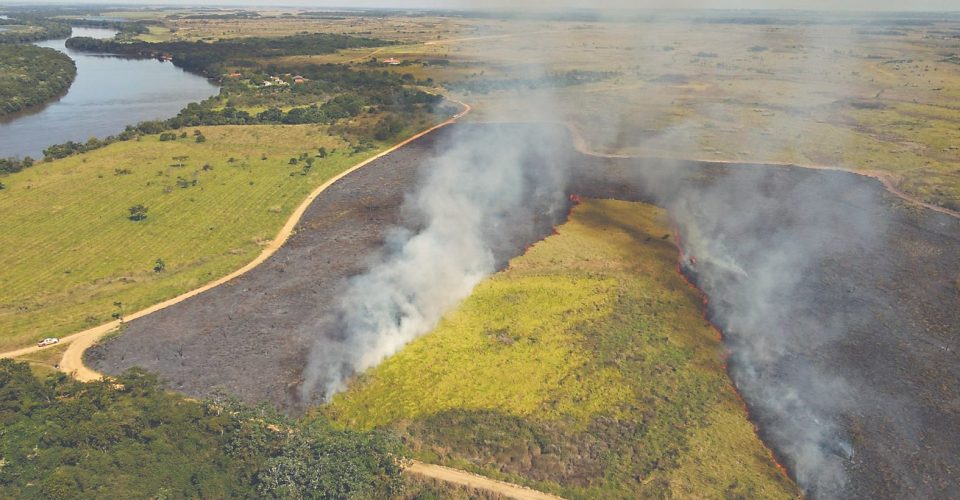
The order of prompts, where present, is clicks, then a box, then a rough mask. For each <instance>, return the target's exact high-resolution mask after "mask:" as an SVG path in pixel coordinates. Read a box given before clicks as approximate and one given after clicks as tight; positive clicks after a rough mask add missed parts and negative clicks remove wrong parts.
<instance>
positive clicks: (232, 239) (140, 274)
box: [0, 122, 427, 349]
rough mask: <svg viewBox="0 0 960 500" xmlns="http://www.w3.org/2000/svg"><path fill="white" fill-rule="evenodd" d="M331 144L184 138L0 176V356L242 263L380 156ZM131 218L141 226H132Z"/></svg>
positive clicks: (288, 136) (219, 131)
mask: <svg viewBox="0 0 960 500" xmlns="http://www.w3.org/2000/svg"><path fill="white" fill-rule="evenodd" d="M426 125H427V123H426V122H419V123H415V124H410V126H409V129H411V130H412V129H415V128H419V127H425V126H426ZM195 130H198V131H199V132H200V133H201V134H202V135H203V137H204V138H205V141H204V142H197V140H196V138H195V136H194V131H195ZM327 131H328V129H327V128H326V127H324V126H316V125H299V126H229V127H201V128H197V129H193V128H191V129H187V132H186V137H183V138H180V137H179V136H176V135H175V136H174V137H175V140H167V141H161V140H160V138H159V137H158V136H146V137H143V138H142V140H139V141H125V142H118V143H115V144H113V145H110V146H108V147H105V148H102V149H98V150H95V151H92V152H90V153H86V154H83V155H78V156H74V157H70V158H66V159H63V160H57V161H54V162H51V163H42V164H38V165H36V166H34V167H32V168H30V169H27V170H24V171H22V172H19V173H16V174H12V175H9V176H5V177H3V178H2V181H3V184H4V186H5V188H4V189H0V225H2V227H3V228H4V230H3V231H2V232H0V261H2V262H3V263H4V265H3V266H2V267H0V283H2V284H3V286H0V332H2V334H0V349H7V348H12V347H16V346H19V345H23V344H25V343H28V342H31V341H35V340H36V339H38V338H42V337H46V336H58V335H62V334H66V333H70V332H73V331H77V330H80V329H83V328H85V327H90V326H94V325H97V324H100V323H103V322H106V321H109V320H110V319H111V316H112V315H113V314H122V313H124V312H131V311H135V310H137V309H140V308H142V307H145V306H148V305H151V304H154V303H156V302H159V301H162V300H164V299H166V298H170V297H173V296H175V295H177V294H179V293H182V292H184V291H187V290H190V289H193V288H195V287H197V286H199V285H201V284H203V283H206V282H208V281H211V280H213V279H215V278H217V277H219V276H222V275H225V274H227V273H229V272H230V271H232V270H234V269H236V268H238V267H241V266H242V265H243V264H245V263H246V262H248V261H250V260H252V259H253V258H254V256H256V255H257V254H258V253H259V252H260V251H261V246H262V245H263V244H265V243H266V242H268V241H269V240H270V239H271V238H273V237H274V236H275V234H276V232H277V231H278V230H279V228H280V227H281V226H282V225H283V222H284V221H285V220H286V219H287V217H288V216H289V214H290V213H291V212H292V211H293V209H294V208H295V207H296V206H297V205H298V204H299V203H300V202H301V201H302V200H303V199H304V198H305V197H306V195H307V194H308V193H309V192H310V191H312V190H313V189H314V188H316V187H317V186H318V185H320V184H322V183H323V182H324V181H325V180H327V179H329V178H330V177H332V176H333V175H335V174H337V173H339V172H341V171H343V170H344V169H346V168H348V167H349V166H352V165H354V164H356V163H358V162H360V161H361V160H363V159H365V158H367V157H369V156H371V155H373V154H375V153H376V151H377V149H379V146H382V144H378V145H377V149H366V150H364V151H360V152H356V151H355V149H354V148H351V147H348V146H349V145H348V144H347V143H346V142H345V141H344V140H343V139H342V138H341V137H340V136H335V135H329V134H328V132H327ZM401 135H402V134H401ZM321 147H323V148H325V149H326V151H327V153H328V154H327V156H326V157H324V158H320V157H318V156H317V154H318V151H319V148H321ZM304 157H306V158H309V161H310V162H311V163H312V167H308V163H307V162H308V160H305V159H303V158H304ZM292 158H296V164H291V161H292V160H291V159H292ZM136 205H143V206H145V207H146V208H147V210H148V211H147V213H146V218H145V219H143V220H140V221H134V220H131V218H130V215H131V214H130V212H129V209H130V208H131V207H133V206H136ZM158 259H159V260H160V261H162V265H161V266H158ZM160 268H162V269H160ZM118 303H120V305H117V304H118Z"/></svg>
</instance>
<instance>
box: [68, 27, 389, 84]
mask: <svg viewBox="0 0 960 500" xmlns="http://www.w3.org/2000/svg"><path fill="white" fill-rule="evenodd" d="M392 44H394V42H390V41H387V40H379V39H375V38H362V37H355V36H348V35H338V34H331V33H312V34H301V35H293V36H286V37H279V38H259V37H253V38H242V39H227V40H220V41H218V42H216V43H207V42H202V41H197V42H161V43H148V42H141V41H134V42H119V41H116V40H98V39H94V38H88V37H75V38H71V39H69V40H67V47H68V48H70V49H73V50H79V51H86V52H102V53H108V54H116V55H126V56H133V57H158V56H162V55H170V56H172V57H173V63H174V64H175V65H177V66H178V67H180V68H183V69H185V70H187V71H191V72H195V73H201V74H204V75H208V76H214V75H220V74H221V73H223V71H224V69H225V68H227V67H230V66H256V62H255V61H254V60H255V59H257V58H264V57H279V56H296V55H310V54H330V53H333V52H336V51H338V50H341V49H349V48H362V47H382V46H385V45H392Z"/></svg>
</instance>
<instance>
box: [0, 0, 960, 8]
mask: <svg viewBox="0 0 960 500" xmlns="http://www.w3.org/2000/svg"><path fill="white" fill-rule="evenodd" d="M38 3H44V4H47V3H61V4H62V3H68V4H83V3H86V4H138V5H190V6H207V5H211V6H212V5H217V6H223V5H245V6H250V5H259V6H267V5H269V6H280V5H289V6H298V7H394V8H491V9H492V8H501V7H507V8H511V9H517V8H530V9H544V8H550V9H556V8H560V7H584V8H611V9H613V8H673V9H676V8H711V9H730V8H746V9H802V10H860V11H877V10H885V11H903V10H911V11H923V10H926V11H957V10H960V0H553V1H545V0H394V1H390V0H321V1H305V0H281V1H276V2H270V1H266V0H213V1H209V0H165V1H163V0H162V1H157V0H89V1H85V2H83V1H63V0H60V1H57V0H41V1H32V2H31V1H24V0H19V1H17V0H14V1H5V0H0V6H2V5H14V4H20V5H22V4H38Z"/></svg>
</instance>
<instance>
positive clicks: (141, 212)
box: [127, 204, 149, 222]
mask: <svg viewBox="0 0 960 500" xmlns="http://www.w3.org/2000/svg"><path fill="white" fill-rule="evenodd" d="M148 210H149V209H148V208H147V207H145V206H143V205H142V204H141V205H134V206H132V207H130V208H128V209H127V211H128V212H130V217H129V219H130V220H132V221H135V222H139V221H142V220H144V219H146V218H147V211H148Z"/></svg>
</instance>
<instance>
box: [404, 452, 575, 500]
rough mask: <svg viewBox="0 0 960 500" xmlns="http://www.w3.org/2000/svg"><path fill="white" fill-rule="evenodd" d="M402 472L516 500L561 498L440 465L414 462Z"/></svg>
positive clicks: (554, 499) (551, 499) (552, 499)
mask: <svg viewBox="0 0 960 500" xmlns="http://www.w3.org/2000/svg"><path fill="white" fill-rule="evenodd" d="M404 472H407V473H409V474H414V475H417V476H422V477H427V478H430V479H436V480H438V481H443V482H445V483H452V484H459V485H461V486H466V487H468V488H473V489H476V490H483V491H487V492H490V493H495V494H497V495H501V496H504V497H507V498H516V499H518V500H558V499H559V498H561V497H558V496H556V495H550V494H548V493H543V492H541V491H537V490H533V489H530V488H527V487H525V486H519V485H516V484H511V483H507V482H504V481H498V480H496V479H490V478H488V477H484V476H480V475H477V474H473V473H470V472H464V471H462V470H457V469H451V468H449V467H444V466H442V465H433V464H425V463H423V462H417V461H414V462H413V463H412V464H411V465H410V466H408V467H407V468H406V469H404Z"/></svg>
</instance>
